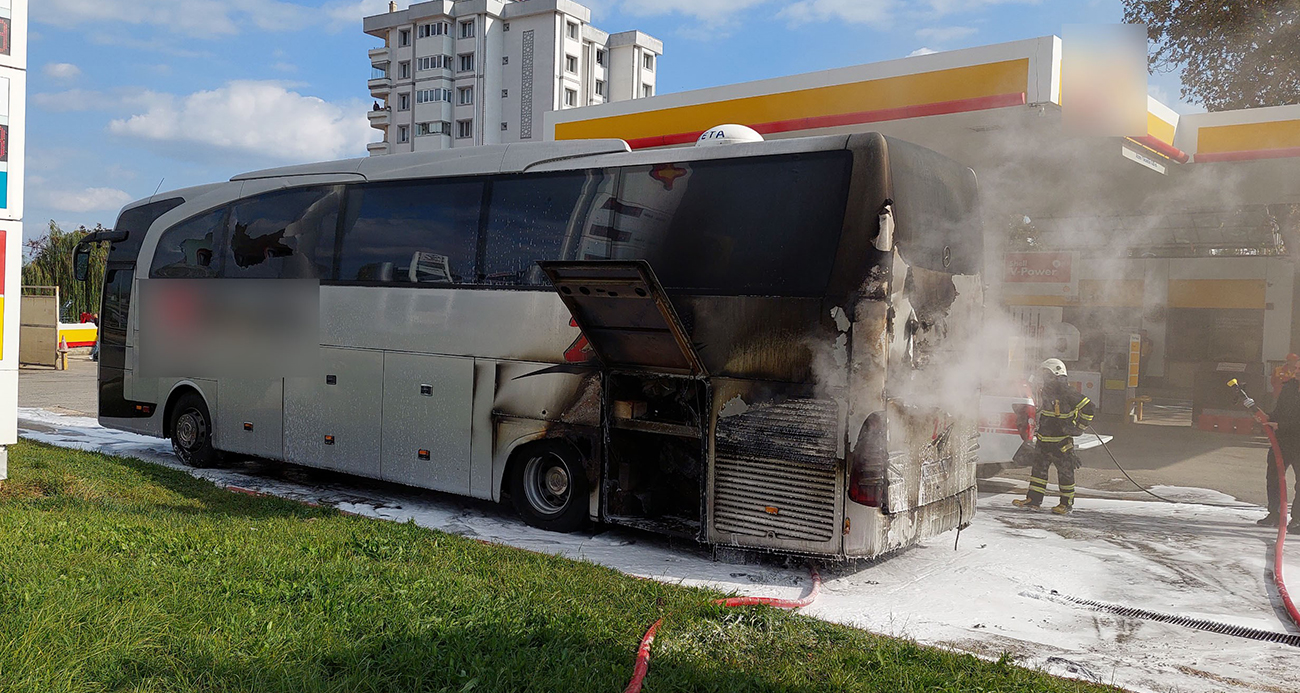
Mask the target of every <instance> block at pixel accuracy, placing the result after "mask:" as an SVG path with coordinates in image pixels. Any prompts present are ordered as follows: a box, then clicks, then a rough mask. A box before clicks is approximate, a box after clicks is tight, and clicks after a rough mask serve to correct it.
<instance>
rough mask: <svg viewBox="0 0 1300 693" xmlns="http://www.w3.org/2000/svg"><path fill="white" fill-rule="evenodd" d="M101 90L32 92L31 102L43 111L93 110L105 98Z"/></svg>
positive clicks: (97, 107) (99, 106)
mask: <svg viewBox="0 0 1300 693" xmlns="http://www.w3.org/2000/svg"><path fill="white" fill-rule="evenodd" d="M106 98H107V97H106V96H105V95H104V93H103V92H99V91H90V90H87V89H69V90H67V91H52V92H44V93H41V94H32V104H33V105H34V106H36V107H37V108H39V109H41V110H43V111H49V112H51V113H68V112H71V111H93V110H97V109H99V108H101V107H102V104H103V103H104V101H105V100H106Z"/></svg>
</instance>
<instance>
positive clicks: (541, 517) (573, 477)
mask: <svg viewBox="0 0 1300 693" xmlns="http://www.w3.org/2000/svg"><path fill="white" fill-rule="evenodd" d="M587 495H588V490H587V476H586V472H584V471H583V467H582V461H581V459H580V458H579V456H578V455H577V454H576V453H575V452H574V451H573V450H572V449H571V448H569V447H568V446H567V445H564V444H562V443H540V444H537V445H533V446H531V447H529V448H528V449H526V450H523V451H522V453H521V457H520V458H519V459H518V460H517V461H516V463H515V464H514V465H513V469H512V472H511V475H510V500H511V502H512V503H513V504H514V506H515V510H516V511H517V512H518V513H519V516H520V517H522V518H523V519H524V522H527V523H528V524H530V525H532V526H534V527H537V528H539V529H545V530H549V531H552V532H575V531H577V530H579V529H582V528H583V527H584V526H585V525H586V524H587Z"/></svg>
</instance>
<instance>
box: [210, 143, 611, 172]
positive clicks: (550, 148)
mask: <svg viewBox="0 0 1300 693" xmlns="http://www.w3.org/2000/svg"><path fill="white" fill-rule="evenodd" d="M629 151H631V150H630V149H629V148H628V146H627V143H626V142H624V141H623V140H576V141H572V142H522V143H515V144H488V145H480V146H476V147H465V148H461V149H444V150H439V151H434V152H415V153H412V154H387V155H384V156H375V157H366V158H361V159H344V160H342V161H324V162H320V163H312V164H301V165H298V166H283V167H280V168H270V169H265V170H262V171H253V172H251V173H243V174H240V175H238V176H235V177H234V178H231V179H230V180H231V181H247V180H258V179H264V178H284V177H291V176H312V175H356V176H358V178H359V179H360V180H372V181H373V180H399V179H407V178H437V177H443V176H468V175H475V174H485V173H519V172H522V171H525V170H527V169H528V168H530V167H532V166H536V165H538V164H542V163H548V162H553V161H562V160H565V159H576V158H582V157H587V156H593V155H598V154H617V153H627V152H629Z"/></svg>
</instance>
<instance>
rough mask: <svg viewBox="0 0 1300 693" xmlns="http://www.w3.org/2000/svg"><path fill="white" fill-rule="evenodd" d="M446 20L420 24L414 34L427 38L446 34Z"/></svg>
mask: <svg viewBox="0 0 1300 693" xmlns="http://www.w3.org/2000/svg"><path fill="white" fill-rule="evenodd" d="M448 28H449V26H448V24H447V22H434V23H433V24H422V25H420V29H419V32H418V33H417V34H416V36H418V37H419V38H429V37H430V36H446V35H447V33H448Z"/></svg>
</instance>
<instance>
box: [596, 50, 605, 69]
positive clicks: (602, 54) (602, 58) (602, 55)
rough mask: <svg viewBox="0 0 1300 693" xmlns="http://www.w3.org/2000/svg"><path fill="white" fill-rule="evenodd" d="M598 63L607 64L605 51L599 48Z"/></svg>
mask: <svg viewBox="0 0 1300 693" xmlns="http://www.w3.org/2000/svg"><path fill="white" fill-rule="evenodd" d="M596 64H597V65H604V64H605V51H603V50H601V49H599V48H597V49H596Z"/></svg>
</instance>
